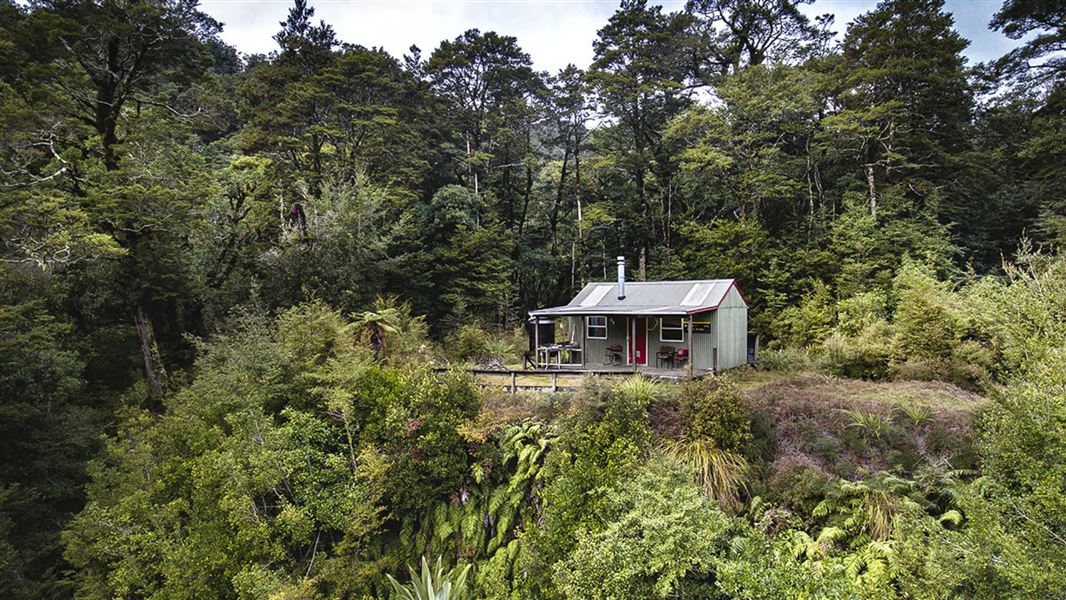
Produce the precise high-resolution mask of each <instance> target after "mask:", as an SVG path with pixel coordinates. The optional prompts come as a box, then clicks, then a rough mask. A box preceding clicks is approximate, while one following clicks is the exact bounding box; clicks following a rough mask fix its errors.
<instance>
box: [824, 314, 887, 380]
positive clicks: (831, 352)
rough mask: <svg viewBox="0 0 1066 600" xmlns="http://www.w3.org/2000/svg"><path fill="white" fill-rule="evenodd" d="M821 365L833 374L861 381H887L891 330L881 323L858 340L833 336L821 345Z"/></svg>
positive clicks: (874, 325) (864, 331)
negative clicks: (885, 379)
mask: <svg viewBox="0 0 1066 600" xmlns="http://www.w3.org/2000/svg"><path fill="white" fill-rule="evenodd" d="M821 350H822V351H821V353H820V354H819V357H818V362H819V364H820V366H821V368H822V369H823V370H824V371H825V372H826V373H829V374H830V375H836V376H839V377H854V378H859V379H884V378H885V377H886V376H887V375H888V371H889V364H890V362H891V361H892V355H893V350H894V348H893V344H892V328H891V327H890V326H889V325H888V323H885V322H884V321H880V322H878V323H875V324H873V325H871V326H869V327H867V328H865V329H863V330H862V332H861V334H860V335H859V336H858V337H852V338H846V337H843V336H841V335H839V334H834V335H833V336H831V337H830V338H829V339H827V340H826V341H825V343H823V344H822V348H821Z"/></svg>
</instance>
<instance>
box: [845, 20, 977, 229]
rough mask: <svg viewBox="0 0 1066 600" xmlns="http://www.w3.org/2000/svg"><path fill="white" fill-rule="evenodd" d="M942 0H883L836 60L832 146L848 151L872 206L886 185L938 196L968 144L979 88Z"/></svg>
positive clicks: (924, 200) (919, 199) (911, 195)
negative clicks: (974, 91) (973, 87)
mask: <svg viewBox="0 0 1066 600" xmlns="http://www.w3.org/2000/svg"><path fill="white" fill-rule="evenodd" d="M953 23H954V20H953V19H952V17H951V15H950V14H948V13H946V12H944V2H943V0H885V1H883V2H881V3H880V4H878V5H877V8H876V9H875V10H873V11H871V12H869V13H867V14H865V15H862V16H860V17H859V18H857V19H856V20H855V21H854V22H853V23H852V25H851V26H850V27H849V28H848V32H847V34H846V36H845V37H844V43H843V52H842V55H841V57H840V60H839V62H838V69H837V73H836V75H837V77H838V79H839V81H840V87H839V89H838V90H837V94H836V101H837V102H838V103H839V105H840V106H841V108H842V110H841V111H840V112H839V113H838V114H836V115H833V116H831V117H830V118H828V119H826V121H825V125H826V128H827V129H828V130H829V144H830V145H831V146H832V148H827V149H828V150H831V151H838V152H842V153H845V154H847V155H849V159H850V160H851V161H854V162H853V164H855V165H856V166H858V167H859V169H860V170H861V173H862V175H861V176H862V178H863V180H864V181H865V183H866V189H867V198H868V201H869V208H870V214H872V215H874V216H876V215H877V212H878V204H879V196H880V194H881V193H882V192H883V191H884V190H885V189H886V188H890V187H894V188H895V189H894V192H895V193H897V195H899V196H904V197H907V198H908V199H909V201H910V202H911V203H912V204H914V205H917V206H919V207H922V206H925V205H927V204H935V201H936V198H937V197H939V196H940V195H941V192H942V191H943V187H942V186H944V185H945V184H947V183H949V182H950V181H951V179H952V174H951V171H950V167H951V166H952V156H953V155H954V154H955V153H957V152H959V151H961V150H962V149H963V148H964V147H965V145H966V138H965V135H964V128H965V126H966V124H967V123H968V121H969V119H970V114H971V111H972V97H971V93H970V88H969V85H968V83H967V80H966V70H965V64H966V59H965V58H964V57H963V56H962V51H963V50H964V49H965V48H966V46H968V45H969V42H967V41H966V40H965V39H963V38H962V36H960V35H959V34H958V32H956V31H955V29H954V28H953Z"/></svg>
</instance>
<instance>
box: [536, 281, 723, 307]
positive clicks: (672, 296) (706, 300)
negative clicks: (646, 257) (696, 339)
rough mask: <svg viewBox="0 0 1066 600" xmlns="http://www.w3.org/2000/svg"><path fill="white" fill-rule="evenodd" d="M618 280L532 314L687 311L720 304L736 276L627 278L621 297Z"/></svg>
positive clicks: (587, 288)
mask: <svg viewBox="0 0 1066 600" xmlns="http://www.w3.org/2000/svg"><path fill="white" fill-rule="evenodd" d="M617 285H618V284H617V283H614V282H603V283H590V284H588V285H586V286H585V287H584V288H583V289H582V290H581V291H580V292H578V294H577V296H574V299H573V300H571V301H570V304H567V305H565V306H556V307H553V308H542V309H538V310H534V311H530V313H529V314H530V315H532V316H566V315H686V314H690V313H695V312H700V311H703V310H709V309H712V308H717V307H718V305H719V304H721V303H722V300H723V299H724V298H725V295H726V294H727V293H728V292H729V288H730V287H733V286H734V285H736V282H735V280H733V279H705V280H697V281H627V282H626V297H625V299H624V300H619V299H618V293H617V291H618V288H617Z"/></svg>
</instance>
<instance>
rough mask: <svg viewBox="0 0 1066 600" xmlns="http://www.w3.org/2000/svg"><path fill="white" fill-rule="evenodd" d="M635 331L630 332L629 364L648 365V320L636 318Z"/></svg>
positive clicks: (633, 322) (632, 321)
mask: <svg viewBox="0 0 1066 600" xmlns="http://www.w3.org/2000/svg"><path fill="white" fill-rule="evenodd" d="M630 323H632V324H633V325H632V327H633V330H632V331H630V332H629V364H631V365H632V364H636V365H646V364H648V320H647V319H645V318H644V317H634V318H633V319H632V320H631V321H630Z"/></svg>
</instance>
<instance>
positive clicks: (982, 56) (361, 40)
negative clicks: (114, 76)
mask: <svg viewBox="0 0 1066 600" xmlns="http://www.w3.org/2000/svg"><path fill="white" fill-rule="evenodd" d="M650 3H653V4H662V5H663V6H664V7H666V9H667V10H670V11H673V10H680V9H681V8H683V7H684V0H671V1H659V2H655V1H654V0H652V2H650ZM309 4H310V5H311V6H313V7H314V9H315V18H316V19H323V20H325V21H326V22H327V23H329V24H330V25H332V26H333V29H334V30H335V31H336V32H337V37H338V38H339V39H340V40H341V41H344V42H348V43H353V44H360V45H362V46H367V47H375V46H376V47H382V48H384V49H385V50H387V51H388V52H389V53H390V54H392V55H393V56H396V57H400V56H402V55H403V54H405V53H407V51H408V48H410V47H411V45H412V44H414V45H417V46H418V47H419V48H421V49H422V53H423V56H429V54H430V53H431V52H432V51H433V49H435V48H436V47H437V46H438V44H439V43H440V42H441V40H445V39H453V38H455V37H457V36H459V35H460V34H462V33H463V32H464V31H466V30H467V29H472V28H476V29H480V30H482V31H495V32H497V33H500V34H504V35H512V36H514V37H516V38H518V43H519V45H520V46H521V47H522V49H523V50H525V51H526V52H527V53H529V55H530V57H531V58H532V59H533V66H534V68H536V69H538V70H546V71H551V72H555V71H558V70H559V69H561V68H562V67H565V66H566V65H567V64H568V63H573V64H575V65H577V66H578V67H582V68H584V67H587V66H588V65H589V64H590V63H591V62H592V42H593V40H594V39H595V38H596V31H597V30H599V29H600V28H601V27H603V26H604V25H605V24H606V23H607V19H609V18H610V16H611V14H613V13H614V11H615V9H616V8H617V7H618V4H619V2H618V0H310V1H309ZM876 4H877V3H876V2H875V1H870V0H816V2H815V3H814V4H813V5H808V6H806V7H805V12H806V13H808V14H809V15H810V16H815V15H820V14H825V13H832V14H833V15H834V16H835V17H836V21H835V25H834V29H835V30H836V31H837V32H838V35H842V34H843V32H844V29H845V28H846V24H847V23H848V22H850V21H851V20H852V19H854V18H855V17H857V16H858V15H861V14H863V13H864V12H867V11H869V10H871V9H872V8H874V6H876ZM1001 4H1002V0H947V3H946V8H947V10H948V11H949V12H951V13H952V14H953V15H954V17H955V27H956V28H957V29H958V30H959V32H960V33H961V34H962V35H963V37H965V38H967V39H969V40H970V41H971V44H970V47H969V48H967V50H966V52H965V54H966V55H967V57H968V58H969V59H970V62H971V63H974V62H981V61H986V60H990V59H994V58H997V57H999V56H1001V55H1002V54H1004V53H1006V52H1007V51H1008V50H1010V49H1011V48H1012V47H1014V45H1015V44H1016V43H1017V42H1015V41H1013V40H1010V39H1008V38H1007V37H1005V36H1003V35H1002V34H1000V33H997V32H994V31H989V30H988V22H989V21H990V20H991V18H992V15H993V14H994V13H995V12H996V10H998V9H999V7H1000V5H1001ZM291 5H292V0H265V1H264V0H201V8H202V10H204V11H205V12H207V13H208V14H210V15H211V16H212V17H214V18H215V19H217V20H219V21H221V22H222V23H223V24H224V29H223V31H222V39H223V40H225V41H226V42H227V43H229V44H231V45H233V46H235V47H236V48H237V50H238V51H240V52H242V53H245V54H252V53H268V52H270V51H272V50H276V49H277V44H275V42H274V40H273V36H274V34H275V33H276V32H277V31H278V29H279V28H280V26H279V23H280V22H281V21H283V20H284V19H285V17H286V14H287V12H288V9H289V7H290V6H291Z"/></svg>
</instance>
